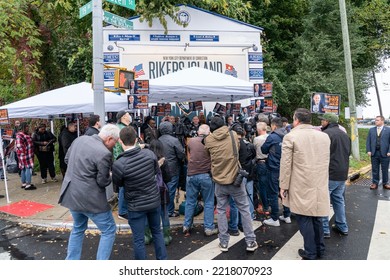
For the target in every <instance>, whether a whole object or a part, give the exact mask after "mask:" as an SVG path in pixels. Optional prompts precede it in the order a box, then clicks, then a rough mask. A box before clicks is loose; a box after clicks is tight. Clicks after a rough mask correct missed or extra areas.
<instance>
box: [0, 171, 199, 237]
mask: <svg viewBox="0 0 390 280" xmlns="http://www.w3.org/2000/svg"><path fill="white" fill-rule="evenodd" d="M7 178H8V181H7V183H8V194H9V200H10V202H9V203H7V197H6V192H5V183H4V181H3V180H2V181H0V194H1V195H4V197H3V198H0V208H1V207H3V206H9V207H11V206H15V205H16V206H15V207H13V208H17V207H24V206H23V205H22V204H21V205H19V203H23V202H26V204H27V208H28V207H30V202H32V204H34V203H40V204H44V206H47V207H51V208H50V209H46V210H43V211H41V212H37V213H35V212H34V211H39V209H38V208H39V207H38V208H36V209H35V210H34V209H20V210H31V211H27V212H29V213H30V214H31V213H33V214H32V215H29V216H24V217H23V215H15V214H8V213H5V212H3V211H1V210H0V215H1V216H2V218H3V219H6V220H10V221H14V222H18V223H20V224H23V225H26V226H35V227H44V228H53V229H54V228H55V229H71V228H72V226H73V220H72V215H71V214H70V212H69V210H68V209H67V208H65V207H62V206H61V205H59V204H58V198H59V193H60V189H61V184H62V177H61V176H58V177H57V178H58V179H59V181H58V182H57V183H55V182H48V183H46V184H42V183H41V177H40V175H39V172H38V173H37V175H35V176H33V177H32V183H33V184H34V185H35V186H36V187H37V189H36V190H29V191H26V190H24V189H22V188H21V187H20V186H21V183H20V177H19V175H18V174H7ZM183 199H184V192H183V191H180V199H179V204H180V203H181V202H182V201H183ZM179 204H176V208H178V207H179ZM38 206H40V205H38ZM113 215H114V219H115V222H116V224H117V229H118V231H120V232H121V231H129V230H130V227H129V224H128V223H127V221H125V220H121V219H118V212H117V210H116V209H115V210H114V211H113ZM183 220H184V216H179V217H176V218H170V222H171V225H172V226H179V225H180V226H181V225H182V224H183ZM194 223H203V215H202V214H201V215H199V216H197V217H195V218H194ZM88 228H89V229H96V228H97V227H96V225H95V224H93V223H92V222H90V223H89V225H88Z"/></svg>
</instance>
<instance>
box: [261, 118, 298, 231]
mask: <svg viewBox="0 0 390 280" xmlns="http://www.w3.org/2000/svg"><path fill="white" fill-rule="evenodd" d="M271 130H272V132H271V133H270V134H269V136H268V137H267V140H265V142H264V144H263V145H262V146H261V151H262V153H263V154H267V155H268V158H267V161H266V166H267V173H268V185H267V186H268V187H267V191H266V193H267V197H268V201H269V205H270V206H271V217H270V218H269V219H266V220H264V224H266V225H269V226H274V227H278V226H280V222H279V220H281V221H284V222H285V223H286V224H290V223H291V218H290V216H291V212H290V209H289V208H288V207H286V206H284V205H283V215H281V216H279V192H280V189H279V175H280V159H281V157H282V142H283V138H284V136H285V135H286V134H287V131H286V130H285V129H284V128H283V123H282V119H281V118H278V117H276V118H273V119H272V120H271Z"/></svg>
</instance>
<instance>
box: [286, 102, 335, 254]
mask: <svg viewBox="0 0 390 280" xmlns="http://www.w3.org/2000/svg"><path fill="white" fill-rule="evenodd" d="M293 119H294V122H293V125H294V129H292V130H291V132H290V133H288V134H287V135H286V136H285V137H284V138H283V144H282V158H281V161H280V177H279V180H280V195H281V197H282V203H283V205H285V206H287V207H290V210H291V212H292V213H295V215H296V219H297V221H298V225H299V230H300V232H301V234H302V236H303V241H304V249H299V250H298V254H299V256H300V257H302V259H317V258H320V257H321V256H322V255H323V254H324V251H325V244H324V232H323V228H322V217H324V216H328V215H329V205H330V202H329V190H328V179H329V174H328V172H329V157H330V139H329V136H328V135H327V134H325V133H323V132H320V131H318V130H315V129H314V128H313V126H312V125H311V124H310V123H311V113H310V111H309V110H307V109H297V110H296V111H295V113H294V118H293Z"/></svg>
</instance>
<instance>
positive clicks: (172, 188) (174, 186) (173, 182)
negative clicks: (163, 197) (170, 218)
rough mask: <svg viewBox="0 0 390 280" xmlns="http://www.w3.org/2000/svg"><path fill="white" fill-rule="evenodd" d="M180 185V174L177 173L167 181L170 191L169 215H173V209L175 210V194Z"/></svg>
mask: <svg viewBox="0 0 390 280" xmlns="http://www.w3.org/2000/svg"><path fill="white" fill-rule="evenodd" d="M178 186H179V175H175V176H173V177H172V178H171V181H169V182H168V183H167V187H168V192H169V204H168V214H169V215H171V214H172V213H173V211H175V195H176V190H177V187H178Z"/></svg>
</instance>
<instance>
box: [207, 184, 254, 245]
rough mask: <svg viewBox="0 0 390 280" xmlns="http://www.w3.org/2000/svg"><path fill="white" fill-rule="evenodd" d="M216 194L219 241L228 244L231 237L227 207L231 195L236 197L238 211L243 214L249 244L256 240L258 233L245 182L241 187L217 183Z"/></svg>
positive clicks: (246, 239)
mask: <svg viewBox="0 0 390 280" xmlns="http://www.w3.org/2000/svg"><path fill="white" fill-rule="evenodd" d="M215 196H216V198H217V210H218V216H217V220H218V230H219V234H218V237H219V241H220V242H221V243H222V244H228V243H229V239H230V235H229V233H228V221H227V217H226V207H227V206H228V203H229V197H232V198H233V199H234V202H235V203H236V205H237V208H238V211H239V212H240V214H241V218H242V227H243V229H244V235H245V241H246V243H247V244H249V243H251V242H253V241H255V240H256V235H255V234H254V231H253V225H252V219H251V213H250V212H249V199H248V195H247V194H246V191H245V186H244V184H241V186H240V187H235V186H233V185H220V184H218V183H215Z"/></svg>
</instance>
